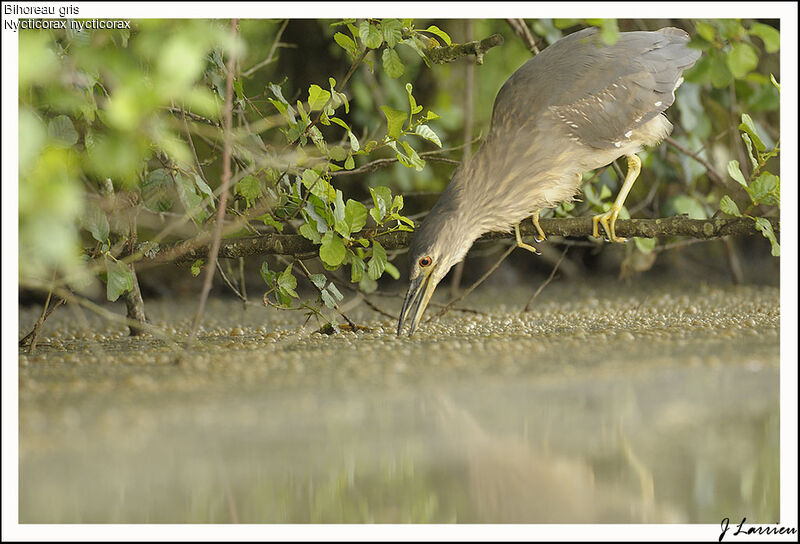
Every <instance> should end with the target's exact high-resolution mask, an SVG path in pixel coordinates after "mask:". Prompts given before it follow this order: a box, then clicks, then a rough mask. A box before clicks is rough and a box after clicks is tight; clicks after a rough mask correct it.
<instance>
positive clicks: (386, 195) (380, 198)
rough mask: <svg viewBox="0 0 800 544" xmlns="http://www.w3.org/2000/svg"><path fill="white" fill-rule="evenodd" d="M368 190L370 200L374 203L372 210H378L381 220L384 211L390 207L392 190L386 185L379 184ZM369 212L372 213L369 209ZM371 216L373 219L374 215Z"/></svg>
mask: <svg viewBox="0 0 800 544" xmlns="http://www.w3.org/2000/svg"><path fill="white" fill-rule="evenodd" d="M369 192H370V194H371V195H372V202H373V203H374V204H375V207H374V208H373V210H378V216H379V218H380V219H381V220H382V219H383V218H384V217H385V216H386V212H387V211H389V210H390V209H391V207H392V191H391V189H389V188H388V187H385V186H383V185H381V186H380V187H375V188H373V187H370V188H369ZM370 214H372V212H371V211H370ZM372 217H373V219H374V218H375V216H374V215H373V216H372ZM377 221H379V220H376V222H377Z"/></svg>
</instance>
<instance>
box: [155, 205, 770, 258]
mask: <svg viewBox="0 0 800 544" xmlns="http://www.w3.org/2000/svg"><path fill="white" fill-rule="evenodd" d="M768 220H769V221H770V223H771V224H772V228H773V230H774V231H775V234H776V235H779V234H780V220H779V219H778V218H774V217H773V218H768ZM540 224H541V225H542V228H543V229H544V231H545V233H547V235H548V236H569V237H590V236H591V232H592V218H591V217H566V218H560V217H559V218H550V219H541V220H540ZM520 232H521V233H522V235H523V236H533V235H535V234H536V230H535V229H534V228H533V225H532V224H531V222H530V221H523V222H522V224H521V225H520ZM616 232H617V234H618V235H619V236H622V237H626V238H632V237H634V236H636V237H641V238H656V237H659V236H686V237H689V238H697V239H704V240H711V239H715V238H721V237H723V236H753V235H756V234H758V231H757V230H756V229H755V227H754V225H753V221H752V220H751V219H748V218H740V217H734V218H716V219H690V218H689V217H686V216H679V217H666V218H662V219H619V220H618V221H617V223H616ZM359 235H360V236H366V237H374V239H375V240H377V241H378V242H380V244H381V245H382V246H383V247H384V248H385V249H387V250H397V249H405V248H407V247H408V245H409V243H410V242H411V239H412V238H413V236H414V233H413V232H405V231H396V232H389V233H384V234H380V235H377V236H376V235H375V230H374V229H372V230H371V229H367V230H366V231H363V232H362V233H359ZM512 238H514V235H513V234H511V233H504V232H490V233H487V234H485V235H484V236H482V237H481V238H480V240H483V241H485V240H498V239H512ZM140 251H141V252H142V253H144V257H143V259H142V260H143V261H145V262H148V261H149V262H158V263H161V262H172V261H176V262H179V263H191V262H193V261H194V260H196V259H204V258H206V257H207V255H208V247H207V246H205V245H203V246H199V245H197V242H196V241H191V240H190V241H186V242H180V243H178V244H175V245H173V246H167V247H162V248H160V249H159V250H158V251H152V250H151V251H149V252H145V250H144V249H143V248H140ZM318 251H319V246H318V245H315V244H314V243H312V242H311V241H310V240H308V239H306V238H304V237H302V236H300V235H299V234H264V235H261V236H251V237H246V238H235V239H228V240H223V241H222V243H221V245H220V248H219V257H220V258H223V259H238V258H240V257H250V256H254V255H291V256H295V257H303V256H314V255H316V254H317V252H318Z"/></svg>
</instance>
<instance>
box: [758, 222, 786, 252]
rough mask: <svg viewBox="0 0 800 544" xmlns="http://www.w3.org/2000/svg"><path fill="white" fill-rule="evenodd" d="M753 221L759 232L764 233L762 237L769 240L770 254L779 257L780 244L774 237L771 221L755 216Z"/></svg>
mask: <svg viewBox="0 0 800 544" xmlns="http://www.w3.org/2000/svg"><path fill="white" fill-rule="evenodd" d="M755 222H756V229H757V230H759V231H761V234H763V235H764V238H766V239H767V240H769V243H770V244H771V245H772V256H773V257H780V256H781V246H780V244H778V239H777V238H776V237H775V231H774V230H773V229H772V223H770V222H769V220H768V219H766V218H764V217H756V218H755Z"/></svg>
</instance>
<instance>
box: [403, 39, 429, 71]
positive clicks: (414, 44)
mask: <svg viewBox="0 0 800 544" xmlns="http://www.w3.org/2000/svg"><path fill="white" fill-rule="evenodd" d="M414 38H416V36H415V37H412V38H406V39H404V40H403V41H402V42H400V43H402V44H403V45H407V46H408V47H410V48H411V49H413V50H414V51H416V53H417V55H419V56H420V57H421V58H422V60H424V61H425V64H427V65H428V66H430V64H429V61H428V57H427V56H426V55H425V51H424V50H423V48H422V47H420V45H419V43H418V42H417V40H416V39H414Z"/></svg>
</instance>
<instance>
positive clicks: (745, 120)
mask: <svg viewBox="0 0 800 544" xmlns="http://www.w3.org/2000/svg"><path fill="white" fill-rule="evenodd" d="M739 130H741V131H744V132H746V133H747V135H748V136H750V139H751V140H752V141H753V145H755V146H756V149H758V150H759V151H764V150H765V149H766V148H767V146H765V145H764V142H762V141H761V138H760V137H759V135H758V132H756V125H755V123H753V119H752V118H751V117H750V116H749V115H747V114H746V113H743V114H742V122H741V123H740V124H739Z"/></svg>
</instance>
